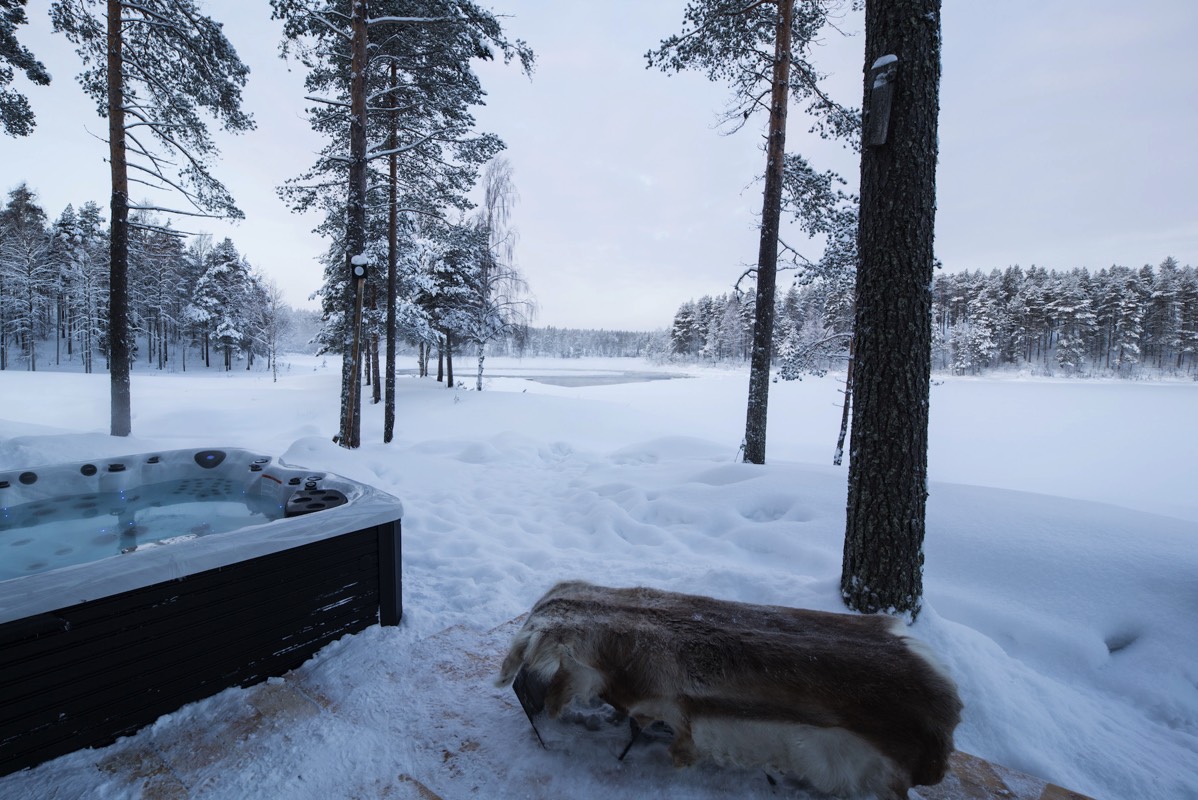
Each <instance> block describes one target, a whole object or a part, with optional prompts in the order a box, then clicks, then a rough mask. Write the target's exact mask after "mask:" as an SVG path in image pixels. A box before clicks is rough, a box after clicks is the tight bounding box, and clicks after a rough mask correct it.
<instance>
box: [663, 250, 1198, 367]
mask: <svg viewBox="0 0 1198 800" xmlns="http://www.w3.org/2000/svg"><path fill="white" fill-rule="evenodd" d="M852 295H853V289H852V285H851V281H847V280H844V279H840V280H831V281H830V280H813V281H811V282H810V283H807V284H804V285H795V286H793V287H791V289H790V290H789V291H788V292H786V293H785V295H784V296H783V297H782V299H781V301H780V302H779V303H778V316H777V319H778V324H777V325H776V328H775V339H774V363H775V367H776V368H777V369H778V370H779V372H780V373H781V375H782V377H784V378H793V377H799V376H800V375H802V374H809V373H820V372H822V371H824V370H827V369H832V368H836V367H837V366H843V365H844V363H845V362H846V360H847V358H848V355H849V347H850V343H851V340H852V329H853V297H852ZM932 297H933V306H932V317H933V325H934V328H933V331H932V368H933V369H934V370H936V371H939V372H947V373H951V374H955V375H979V374H982V373H984V372H986V371H988V370H994V369H1004V368H1006V369H1017V370H1024V371H1027V372H1029V373H1031V374H1036V375H1064V376H1080V377H1097V376H1117V377H1123V378H1136V377H1154V376H1158V375H1159V376H1169V375H1177V376H1188V377H1194V378H1196V379H1198V272H1196V271H1195V269H1194V268H1193V267H1190V266H1185V267H1182V266H1180V265H1179V264H1178V262H1177V261H1176V260H1175V259H1173V258H1167V259H1165V260H1164V261H1163V262H1162V263H1161V264H1160V265H1159V266H1157V267H1155V268H1154V267H1152V266H1150V265H1146V266H1144V267H1141V268H1140V269H1132V268H1130V267H1121V266H1112V267H1109V268H1107V269H1102V270H1099V271H1098V272H1096V273H1091V272H1089V271H1088V270H1085V269H1073V270H1070V271H1068V272H1057V271H1055V270H1047V269H1044V268H1041V267H1029V268H1028V269H1026V270H1024V269H1021V268H1020V267H1018V266H1014V267H1009V268H1007V269H1005V270H998V269H995V270H991V271H990V272H989V273H986V272H983V271H981V270H977V271H973V272H971V271H968V270H966V271H963V272H955V273H948V272H941V273H939V274H937V275H936V277H935V279H934V280H933V283H932ZM752 331H753V297H752V295H749V294H744V293H737V292H732V293H728V294H722V295H718V296H715V297H711V296H704V297H701V298H699V299H698V300H689V301H687V302H685V303H683V304H682V306H681V307H680V308H679V309H678V312H677V313H676V314H675V315H674V322H673V325H672V326H671V328H670V341H669V351H670V354H671V357H672V358H675V359H698V360H704V361H711V362H722V361H747V360H748V358H749V347H750V343H751V341H752Z"/></svg>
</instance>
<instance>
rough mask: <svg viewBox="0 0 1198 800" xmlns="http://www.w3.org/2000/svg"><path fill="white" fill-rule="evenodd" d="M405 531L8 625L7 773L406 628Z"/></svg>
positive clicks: (3, 697)
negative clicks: (347, 644)
mask: <svg viewBox="0 0 1198 800" xmlns="http://www.w3.org/2000/svg"><path fill="white" fill-rule="evenodd" d="M399 572H400V531H399V522H398V521H396V522H395V523H393V524H392V523H389V524H386V525H379V526H375V527H371V528H367V529H364V530H360V531H356V532H353V533H346V534H342V535H339V536H335V537H331V538H329V539H324V540H321V541H317V542H313V543H310V544H307V545H304V546H302V547H297V548H293V549H291V550H286V551H283V552H279V553H273V554H271V555H266V556H261V557H259V558H254V559H250V560H248V561H243V562H240V563H237V564H231V565H229V566H226V567H220V568H217V569H213V570H208V571H206V572H200V573H196V574H194V575H189V576H186V577H184V578H179V579H175V580H170V581H165V582H163V583H159V584H155V585H153V586H147V587H144V588H142V589H135V590H132V591H129V592H122V593H120V594H117V595H113V596H111V597H105V598H101V599H99V600H93V601H90V602H87V603H81V604H78V605H75V606H70V607H67V608H63V609H59V610H57V611H54V612H50V613H47V614H39V615H37V616H35V617H31V618H29V619H24V620H15V621H13V622H8V623H4V624H0V775H7V774H9V773H11V772H14V771H16V770H18V769H23V768H25V767H28V766H33V765H36V764H39V763H41V762H42V761H45V760H47V759H50V758H54V757H56V756H59V755H63V754H65V753H69V752H72V751H74V750H77V749H80V748H84V747H98V746H103V745H106V744H109V743H110V742H112V741H113V740H115V739H116V738H117V737H119V736H125V735H128V734H131V733H133V732H135V731H136V730H138V729H139V728H141V727H142V726H144V725H147V724H149V723H150V722H153V721H154V720H155V719H157V718H158V717H159V716H161V715H162V714H165V713H169V712H171V711H174V710H176V709H178V708H179V707H180V706H183V705H185V704H187V703H190V702H193V701H196V700H200V699H203V698H205V697H208V696H210V695H213V694H216V693H217V692H219V691H221V690H223V689H226V688H228V687H230V686H248V685H250V684H253V683H257V682H258V681H261V680H264V679H266V678H268V677H270V676H272V675H282V674H283V673H285V672H287V671H288V670H291V669H294V668H295V667H297V666H299V665H300V664H302V663H303V662H304V661H305V660H307V659H308V658H309V657H310V656H311V655H312V654H313V653H315V652H316V651H317V650H319V649H320V648H322V647H324V646H325V645H326V644H328V643H330V642H332V641H334V640H336V639H338V638H340V637H341V636H343V635H345V634H346V633H353V632H356V631H360V630H362V629H363V628H366V627H368V626H370V625H373V624H375V623H376V622H379V620H380V597H381V598H383V602H384V607H383V609H382V618H383V619H382V621H383V623H384V624H392V625H393V624H398V622H399V614H400V613H401V605H400V586H399Z"/></svg>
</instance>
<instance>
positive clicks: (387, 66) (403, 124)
mask: <svg viewBox="0 0 1198 800" xmlns="http://www.w3.org/2000/svg"><path fill="white" fill-rule="evenodd" d="M271 6H272V8H273V9H274V13H275V16H276V17H279V18H281V19H283V20H284V36H285V37H286V38H285V41H284V44H283V50H284V54H288V53H291V52H294V53H295V54H296V55H297V56H298V57H299V58H300V60H301V62H302V63H303V64H304V65H305V66H306V67H308V69H309V73H308V76H307V78H306V85H307V87H308V89H309V90H310V91H311V92H312V93H313V94H312V95H310V97H309V99H311V100H313V101H314V102H316V103H318V106H317V107H315V108H313V109H310V110H309V113H310V118H311V122H312V126H313V128H314V129H315V130H317V131H319V132H321V133H324V134H325V135H327V136H329V137H330V142H329V144H328V145H327V146H326V148H325V150H324V151H323V152H322V154H321V160H320V161H319V162H318V164H317V165H316V166H315V167H314V168H313V169H312V170H310V171H309V172H308V173H306V174H305V175H303V176H301V177H300V178H299V179H297V180H296V181H293V182H290V183H289V184H288V186H287V187H285V188H284V190H283V192H284V195H285V196H286V197H287V198H288V199H289V201H290V202H291V203H292V204H293V205H294V206H295V207H297V208H307V207H310V206H312V205H314V204H319V205H322V206H324V207H325V208H326V211H327V212H329V213H330V214H331V213H335V212H336V211H337V210H338V209H340V213H342V216H341V217H340V219H341V220H342V223H343V230H344V233H343V234H337V235H335V241H336V242H337V245H336V246H337V249H338V250H339V251H340V253H341V254H342V260H343V263H344V265H345V272H346V273H347V274H350V273H352V272H353V269H354V267H355V266H360V265H355V264H354V263H353V261H354V259H355V257H357V258H359V259H360V260H362V261H365V260H367V256H366V253H367V250H368V249H369V242H368V237H367V235H366V230H367V228H368V226H369V225H370V222H369V221H368V219H367V217H368V216H369V214H370V212H371V209H370V208H369V207H368V202H367V193H368V191H369V189H370V188H371V186H376V187H378V188H384V187H385V188H387V195H388V203H387V204H386V206H383V207H380V209H379V210H380V211H381V212H382V213H383V215H384V216H388V217H390V219H389V220H388V223H389V224H388V227H389V228H390V229H391V230H390V231H389V232H388V234H387V237H386V240H387V241H389V242H391V243H392V245H391V247H390V248H388V250H389V252H387V254H386V263H387V264H388V277H387V280H386V288H385V289H382V290H381V291H382V292H384V293H386V294H387V296H388V299H387V302H386V305H387V306H388V309H387V317H388V323H387V328H388V335H389V340H390V336H391V332H392V331H396V330H397V318H396V316H395V314H396V309H395V305H396V302H395V299H394V298H392V297H391V291H392V287H394V286H397V284H398V282H399V278H398V276H397V275H396V274H395V273H394V270H395V269H396V266H393V265H397V264H398V261H399V259H398V250H399V245H398V239H399V234H400V231H399V230H398V229H399V227H400V225H401V222H400V219H399V217H400V216H406V215H408V214H423V215H430V216H433V217H440V216H443V215H444V214H445V211H446V209H447V208H456V209H459V210H464V209H465V208H467V207H468V202H467V201H466V199H465V193H466V192H467V191H468V189H469V187H470V185H471V184H472V183H473V181H474V178H475V175H476V171H477V168H478V166H479V165H481V164H483V163H485V162H486V161H488V160H489V159H491V158H492V157H493V156H494V155H495V154H496V153H497V152H498V151H499V150H500V149H501V148H502V143H501V142H500V141H499V139H498V138H497V137H494V136H491V135H481V136H480V135H475V134H473V133H472V129H473V126H474V119H473V117H472V116H471V113H470V107H471V106H473V105H477V104H479V103H481V102H482V95H483V93H482V89H481V86H480V84H479V81H478V78H477V76H476V75H475V74H474V73H473V71H472V70H471V69H470V68H469V62H470V61H471V60H472V59H475V58H484V59H489V58H493V57H494V56H495V54H496V53H499V54H501V55H502V57H503V58H504V60H505V61H507V60H511V59H517V60H519V61H520V63H521V65H522V66H523V67H524V69H525V70H526V71H527V70H530V69H531V67H532V61H533V56H532V51H531V50H529V49H528V47H527V46H526V45H524V43H523V42H520V41H514V42H513V41H509V40H508V39H507V38H506V37H505V36H504V34H503V30H502V27H501V26H500V24H499V21H498V19H497V18H496V17H495V16H494V15H493V14H492V13H491V12H488V11H485V10H483V9H482V8H480V7H479V6H477V5H476V4H474V3H473V2H470V0H370V2H369V3H367V2H366V0H336V2H333V3H331V4H330V3H326V2H323V0H271ZM384 159H385V161H384ZM382 164H387V166H388V168H389V170H388V171H389V174H388V175H386V177H383V176H382V175H381V174H378V173H377V172H372V170H377V166H376V165H378V166H381V165H382ZM335 186H340V187H343V190H342V192H341V193H340V196H339V197H338V196H337V193H336V192H335V191H329V189H331V188H332V187H335ZM323 227H325V228H326V229H327V230H329V232H330V233H331V232H332V229H331V228H330V227H329V226H328V223H326V226H323ZM404 227H405V230H406V231H407V232H409V233H410V232H411V231H413V230H415V227H416V226H415V225H412V224H411V223H406V224H405V225H404ZM375 263H383V262H382V261H379V260H377V259H376V261H375ZM365 281H366V277H365V276H362V277H361V278H360V279H355V280H353V281H349V280H346V281H340V280H338V281H336V282H337V283H338V284H340V285H341V286H343V287H344V288H343V290H342V291H341V293H340V294H339V299H340V302H341V303H342V304H343V305H344V307H345V309H346V310H345V311H340V312H335V314H334V316H330V317H328V319H329V321H330V322H331V321H332V320H333V319H334V317H335V318H336V319H337V320H340V321H341V323H343V324H342V332H341V336H342V337H343V340H342V342H341V346H340V347H339V348H337V350H338V351H339V352H342V353H344V354H345V356H346V358H345V362H344V367H343V370H342V394H341V425H340V430H339V433H338V436H337V440H338V441H339V442H340V443H341V444H342V445H343V446H346V447H356V446H357V445H358V440H359V436H360V434H359V424H360V423H359V419H360V408H359V401H358V396H357V384H356V381H357V374H358V369H357V366H356V355H355V352H356V350H355V347H354V344H353V343H354V342H355V341H357V337H360V336H361V327H360V325H359V324H358V322H357V321H358V320H359V318H360V316H361V313H360V309H361V304H362V303H363V302H364V299H365V298H364V296H363V295H364V292H365V290H366V285H365ZM331 289H332V287H331V286H326V288H325V297H326V302H333V300H334V297H335V295H333V293H332V291H331ZM388 348H389V349H388V352H391V350H392V349H393V345H391V344H390V341H389V344H388ZM388 360H389V361H391V360H393V359H391V358H390V357H389V358H388ZM388 370H389V371H388V375H389V376H390V377H389V378H388V389H387V392H388V400H387V411H386V412H385V414H386V417H387V420H386V425H385V428H386V430H385V431H384V438H387V437H388V434H389V433H390V427H391V422H392V420H393V416H394V409H393V406H394V399H393V392H394V380H393V372H392V371H391V367H390V366H389V367H388Z"/></svg>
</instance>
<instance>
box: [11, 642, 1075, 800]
mask: <svg viewBox="0 0 1198 800" xmlns="http://www.w3.org/2000/svg"><path fill="white" fill-rule="evenodd" d="M515 629H516V624H515V621H513V622H511V623H507V624H505V625H502V626H499V627H498V628H496V629H494V630H492V631H487V632H478V631H470V630H466V629H463V628H451V629H449V630H446V631H443V632H442V633H440V634H437V635H436V636H432V637H429V638H428V639H424V640H422V641H421V642H419V643H418V646H417V648H416V652H413V653H412V657H411V659H410V664H408V665H405V667H404V669H403V670H398V671H397V673H396V674H395V675H394V676H393V677H392V678H391V679H392V680H395V681H396V682H402V683H403V684H404V685H406V686H407V687H408V688H409V690H410V694H409V696H410V697H412V698H413V700H414V702H419V703H420V704H421V705H420V706H418V707H416V706H414V707H412V708H409V709H396V710H395V713H396V714H402V715H403V716H404V717H410V719H411V724H410V728H409V729H410V733H411V737H412V741H411V742H410V744H411V746H412V750H413V752H424V753H431V754H433V755H432V757H430V758H427V759H425V760H424V761H421V762H418V763H419V765H420V766H416V763H417V762H413V767H412V769H411V770H410V772H411V773H414V774H409V773H407V772H404V773H401V774H399V775H397V776H396V778H395V780H394V781H393V782H391V783H388V784H387V785H385V786H380V787H377V788H376V789H371V790H366V791H363V788H362V787H355V789H354V790H353V792H352V794H353V796H354V797H363V798H372V797H378V798H380V800H382V798H387V799H388V800H458V799H459V798H466V797H480V798H481V797H485V798H504V797H520V798H530V800H540V799H541V798H544V800H560V798H563V797H570V796H571V791H570V789H571V788H575V789H576V790H577V792H578V793H579V794H582V795H584V796H594V795H595V794H599V795H603V794H606V795H607V796H611V797H624V796H628V797H631V796H638V795H644V796H667V797H686V798H695V799H696V800H704V798H711V800H717V798H724V797H729V796H737V797H740V798H771V799H772V800H781V799H786V800H817V798H819V800H824V798H825V796H823V795H816V794H813V793H809V792H807V791H805V790H804V789H802V788H801V787H799V786H797V785H794V784H791V783H785V782H781V783H778V784H777V785H775V784H774V783H773V782H767V780H766V778H765V777H764V774H763V773H761V772H755V773H753V772H740V773H738V772H736V771H728V770H719V769H717V768H714V767H707V768H700V767H692V768H690V769H687V770H675V769H673V768H672V767H671V766H669V759H668V756H667V755H666V753H665V745H664V744H660V743H659V744H649V745H639V744H638V745H637V747H635V748H633V750H632V751H631V752H630V753H629V754H628V757H627V759H626V760H625V761H624V762H617V761H616V759H615V754H617V753H618V752H619V751H620V750H621V749H623V744H625V743H626V729H613V730H611V731H609V732H608V733H607V735H604V733H602V732H600V733H594V732H592V731H587V730H585V729H584V728H582V727H581V726H578V725H575V726H573V727H572V728H569V729H567V728H566V727H563V728H561V729H559V730H557V731H543V733H544V734H545V735H546V741H547V743H548V744H549V749H548V750H541V748H540V747H539V745H538V744H537V742H536V739H535V736H534V734H533V732H532V730H531V728H530V727H529V725H528V721H527V720H526V719H525V717H524V714H523V712H522V711H521V709H520V706H519V704H518V703H517V702H516V700H515V697H514V695H513V694H512V693H511V691H510V690H506V689H503V690H500V689H495V688H494V687H493V686H492V684H491V680H492V678H493V677H494V675H495V674H496V673H497V671H498V664H499V660H500V659H501V657H502V655H503V654H504V653H505V652H506V648H507V644H508V642H509V641H510V638H511V636H512V634H513V633H514V631H515ZM221 697H222V698H224V697H225V695H222V696H221ZM230 697H231V699H230V700H229V702H227V703H224V702H222V703H221V706H222V707H221V709H219V710H218V711H217V712H216V713H214V714H213V715H212V716H213V718H212V719H211V720H206V721H205V724H202V725H193V726H187V727H180V728H177V729H175V730H174V731H173V732H170V733H164V732H163V731H162V730H153V729H146V730H143V731H142V732H141V733H139V734H137V735H136V736H133V737H130V738H128V739H124V740H122V741H120V742H118V743H117V744H115V745H113V746H111V747H108V748H105V749H103V750H97V751H94V754H95V758H94V760H93V762H92V764H91V765H90V766H88V767H87V768H89V769H94V770H98V772H99V773H102V775H101V774H97V779H98V780H99V779H103V781H104V783H105V786H106V788H108V789H110V790H111V789H113V788H118V787H119V790H120V791H119V794H120V796H122V797H129V798H142V800H198V799H199V798H202V797H204V796H206V795H207V794H208V793H209V792H208V790H209V789H211V788H212V787H213V786H214V785H216V783H214V782H219V781H222V780H224V779H225V778H226V777H227V776H228V775H229V774H230V773H236V772H237V771H239V770H250V769H252V768H253V766H252V765H254V764H261V763H262V762H263V760H266V761H269V760H270V758H271V755H270V754H271V752H272V750H271V748H272V747H277V746H278V744H277V742H278V738H277V735H278V732H279V731H284V730H294V729H297V728H306V729H311V728H312V727H313V726H314V725H315V726H318V727H319V726H320V725H322V723H321V718H322V717H326V716H327V717H331V718H336V717H339V716H340V717H341V718H342V720H345V718H346V717H347V716H348V712H347V711H345V710H343V709H341V708H339V707H338V705H337V703H335V702H334V701H332V700H330V699H329V698H328V697H325V696H324V695H323V694H322V693H321V692H320V690H319V688H318V687H316V686H315V685H313V682H312V680H311V678H310V677H309V676H308V674H307V672H306V670H305V668H304V667H300V668H299V669H297V670H295V671H294V672H292V673H289V674H288V675H287V676H285V679H284V680H282V681H278V680H274V681H271V682H267V683H262V684H258V685H256V686H253V687H250V688H249V689H246V690H243V691H242V692H241V693H240V694H236V695H230ZM218 702H219V701H218ZM333 721H335V720H334V719H330V720H329V722H330V723H332V722H333ZM555 724H556V723H555ZM554 736H556V737H557V738H556V739H555V738H554ZM513 739H520V740H523V741H526V743H527V747H528V751H527V753H528V756H527V757H526V758H522V759H521V762H520V763H519V764H517V765H513V764H511V763H507V762H508V758H507V757H506V756H505V754H509V755H510V752H511V741H513ZM76 761H77V759H76ZM52 766H53V765H51V767H52ZM42 769H43V770H44V769H46V767H45V766H44V767H43V768H42ZM55 774H57V773H55ZM480 775H481V776H486V781H485V785H484V784H483V783H481V782H480ZM19 777H20V776H19V775H17V776H10V778H19ZM79 777H80V775H79V773H78V770H77V769H76V771H75V772H74V773H68V774H64V775H63V780H64V781H65V780H75V781H78V779H79ZM42 779H43V780H44V777H43V778H42ZM264 788H265V787H264ZM4 789H5V787H4V784H3V782H0V794H3V792H4ZM909 800H1089V799H1088V798H1086V797H1085V796H1084V795H1081V794H1077V793H1075V792H1071V791H1069V790H1067V789H1063V788H1061V787H1059V786H1054V785H1052V784H1049V783H1046V782H1045V781H1043V780H1040V779H1039V778H1035V777H1032V776H1030V775H1025V774H1023V773H1020V772H1017V771H1015V770H1012V769H1009V768H1007V767H1003V766H1001V765H997V764H992V763H990V762H988V761H985V760H983V759H980V758H977V757H975V756H971V755H969V754H966V753H956V754H954V756H953V758H952V769H951V772H950V774H949V775H948V777H947V778H946V779H945V780H944V782H942V783H941V784H940V785H938V786H934V787H918V788H917V789H915V790H912V792H911V794H910V798H909Z"/></svg>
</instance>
